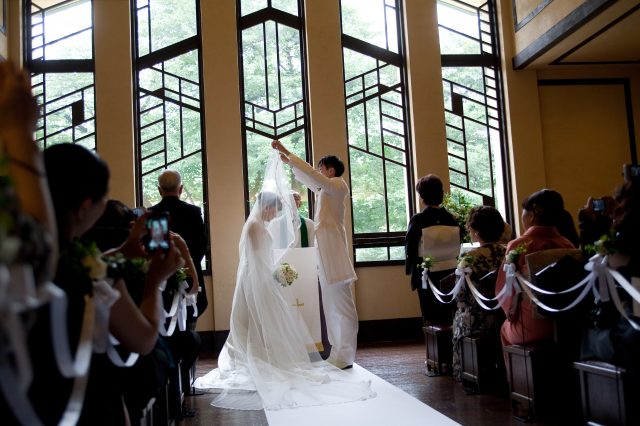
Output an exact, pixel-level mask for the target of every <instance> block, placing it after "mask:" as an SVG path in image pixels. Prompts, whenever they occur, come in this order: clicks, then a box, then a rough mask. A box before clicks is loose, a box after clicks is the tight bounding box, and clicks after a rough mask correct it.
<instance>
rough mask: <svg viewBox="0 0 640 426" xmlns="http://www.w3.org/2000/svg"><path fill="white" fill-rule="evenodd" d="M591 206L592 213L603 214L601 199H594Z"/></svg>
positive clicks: (602, 201)
mask: <svg viewBox="0 0 640 426" xmlns="http://www.w3.org/2000/svg"><path fill="white" fill-rule="evenodd" d="M591 206H592V208H593V211H594V212H603V211H604V200H603V199H602V198H596V199H595V200H592V201H591Z"/></svg>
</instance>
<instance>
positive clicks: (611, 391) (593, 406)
mask: <svg viewBox="0 0 640 426" xmlns="http://www.w3.org/2000/svg"><path fill="white" fill-rule="evenodd" d="M573 366H574V367H575V369H576V370H578V372H579V374H580V388H581V395H582V414H583V418H584V421H585V423H586V424H589V425H596V424H599V425H626V424H631V422H630V419H629V413H630V411H628V410H630V409H631V406H630V405H631V404H629V403H627V402H626V400H625V399H626V398H625V397H626V395H627V394H628V392H626V390H627V389H626V387H627V383H626V381H625V373H626V372H625V370H624V368H620V367H616V366H615V365H611V364H608V363H606V362H600V361H580V362H575V363H574V364H573ZM629 402H631V401H629ZM631 403H632V402H631ZM636 420H637V419H636ZM636 424H637V423H636Z"/></svg>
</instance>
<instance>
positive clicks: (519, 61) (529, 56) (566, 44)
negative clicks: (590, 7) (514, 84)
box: [514, 0, 640, 69]
mask: <svg viewBox="0 0 640 426" xmlns="http://www.w3.org/2000/svg"><path fill="white" fill-rule="evenodd" d="M561 1H562V0H561ZM585 3H589V2H585ZM592 3H596V2H592ZM604 3H606V4H604ZM603 4H604V6H602V7H601V8H600V9H601V10H594V11H593V13H591V15H590V16H586V17H581V16H580V14H578V13H576V14H574V16H573V18H574V21H573V22H571V21H570V20H568V19H567V20H565V22H564V23H563V22H561V23H559V24H558V25H554V26H553V27H552V28H550V29H548V30H547V32H546V33H545V34H544V36H543V37H540V38H539V39H538V40H536V42H535V43H532V45H533V44H537V46H533V47H536V49H525V50H528V52H525V51H524V50H523V52H521V53H519V54H518V55H516V57H515V58H514V67H515V68H517V69H522V68H547V67H552V66H554V67H555V66H563V65H585V64H606V65H620V64H631V65H637V66H640V0H619V1H609V2H603ZM580 19H582V20H580ZM560 24H564V25H560ZM523 53H526V54H523Z"/></svg>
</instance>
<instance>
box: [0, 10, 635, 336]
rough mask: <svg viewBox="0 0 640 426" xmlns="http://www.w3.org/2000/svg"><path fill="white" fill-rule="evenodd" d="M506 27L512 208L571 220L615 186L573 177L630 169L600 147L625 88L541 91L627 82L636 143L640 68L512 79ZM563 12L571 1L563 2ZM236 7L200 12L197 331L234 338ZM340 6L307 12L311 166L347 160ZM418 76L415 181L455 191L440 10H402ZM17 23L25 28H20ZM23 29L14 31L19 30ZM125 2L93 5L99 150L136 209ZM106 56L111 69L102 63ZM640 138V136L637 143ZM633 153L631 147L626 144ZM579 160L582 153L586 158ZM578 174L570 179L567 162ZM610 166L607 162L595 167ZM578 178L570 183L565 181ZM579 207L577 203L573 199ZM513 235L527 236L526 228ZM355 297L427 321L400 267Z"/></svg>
mask: <svg viewBox="0 0 640 426" xmlns="http://www.w3.org/2000/svg"><path fill="white" fill-rule="evenodd" d="M9 3H10V6H11V16H10V23H11V22H15V23H19V22H20V19H19V11H18V10H17V9H18V7H17V5H18V4H19V2H17V1H15V2H13V1H12V2H9ZM498 3H499V13H500V27H501V28H502V31H501V36H502V42H503V45H504V48H503V52H502V53H503V55H502V57H503V69H504V76H503V77H504V83H505V107H506V110H507V114H506V116H507V129H506V131H507V135H508V141H509V152H510V161H509V164H508V166H509V173H510V175H511V176H512V178H513V191H512V192H513V193H512V196H513V200H514V206H515V208H516V211H517V205H518V204H519V202H520V201H521V200H522V199H523V198H524V197H525V196H526V195H528V194H530V193H531V192H533V191H535V190H538V189H540V188H542V187H545V186H551V185H553V186H556V187H557V188H558V189H560V190H561V191H563V193H565V197H566V198H567V200H568V204H571V206H570V208H573V206H574V205H575V204H576V203H579V201H576V200H582V199H584V198H586V195H587V189H586V188H587V186H588V185H596V184H597V185H600V184H602V187H598V193H597V194H596V195H601V194H600V192H602V191H605V190H606V189H608V188H609V187H610V186H611V184H612V182H613V180H614V179H615V176H609V177H607V178H606V179H602V182H601V181H600V180H598V181H597V182H591V183H588V182H585V183H584V184H583V183H581V182H580V181H579V180H578V179H576V177H575V176H576V174H580V173H582V174H580V176H586V174H587V173H588V171H589V170H590V169H593V168H594V167H596V166H594V163H595V162H596V161H597V160H600V159H601V158H605V156H606V161H607V167H606V169H607V170H609V169H610V168H611V166H615V167H614V169H615V172H618V171H619V167H618V166H619V164H621V163H622V162H623V161H625V160H626V158H627V157H624V158H620V157H622V156H624V155H628V154H626V153H628V149H627V151H625V150H624V149H623V148H620V147H619V146H617V145H616V149H612V147H611V146H609V143H607V144H606V145H605V144H603V143H602V141H603V139H607V138H609V139H613V140H615V141H616V142H617V141H622V139H624V136H625V133H624V132H625V131H626V125H624V129H622V126H623V122H622V121H623V117H621V114H622V111H623V110H622V109H621V100H620V93H619V89H618V88H617V87H608V86H607V87H596V88H594V87H589V88H587V87H577V88H576V87H573V86H572V87H566V86H558V87H554V88H550V87H547V86H545V87H542V88H541V87H539V86H538V80H539V79H558V78H629V79H630V81H631V90H632V99H633V100H634V103H635V105H634V107H635V109H634V120H635V129H636V133H638V132H639V131H640V108H639V107H638V101H637V100H638V99H640V75H639V70H638V67H627V68H614V69H599V68H598V69H575V68H573V69H569V70H566V69H565V70H562V71H536V70H525V71H513V70H512V67H511V58H512V57H513V55H514V52H516V42H515V38H514V34H513V31H512V29H513V16H512V11H511V6H510V4H511V2H510V1H500V2H498ZM553 3H554V4H555V3H562V1H554V2H553ZM235 4H236V2H235V0H218V1H215V2H213V1H201V8H202V10H201V11H202V23H203V25H202V44H203V46H204V49H203V55H202V56H203V66H204V99H205V124H206V158H207V167H208V181H207V182H208V190H209V193H208V195H209V219H210V224H211V228H210V235H211V244H212V245H211V252H212V262H213V263H212V269H213V276H212V277H207V278H206V283H205V284H206V286H207V291H208V295H209V299H210V305H209V306H210V308H209V309H208V310H207V312H205V314H204V315H203V316H202V317H201V318H200V320H199V322H198V328H199V329H200V330H225V329H228V327H229V314H230V307H231V300H232V297H233V291H234V288H235V276H236V269H237V263H238V253H237V244H238V239H239V236H240V231H241V229H242V225H243V222H244V187H243V182H244V180H243V179H244V178H243V165H242V148H241V147H242V134H241V122H240V94H239V88H238V81H239V78H238V77H239V71H238V59H237V30H236V14H235ZM338 7H339V6H338V0H331V1H329V0H307V2H306V27H307V33H308V34H307V48H308V51H307V58H308V68H309V75H310V77H311V78H310V82H311V86H310V88H309V100H310V109H311V111H312V117H311V136H312V143H313V148H312V152H313V156H314V158H318V156H320V155H324V154H326V153H328V152H335V153H338V154H339V155H341V156H343V157H346V155H347V148H346V124H345V117H344V112H343V111H344V94H343V88H342V57H341V49H340V34H339V31H340V22H339V9H338ZM404 9H405V21H406V22H405V23H406V41H407V51H408V58H407V61H408V64H409V72H408V74H409V76H408V77H409V79H408V83H409V94H410V108H411V118H412V121H411V132H412V136H413V140H414V143H413V146H412V152H413V156H414V170H413V172H414V177H420V176H422V175H424V174H426V173H429V172H431V173H437V174H439V175H440V176H442V177H443V178H444V180H445V181H447V180H448V179H447V175H448V166H447V153H446V142H445V130H444V111H443V97H442V86H441V81H440V79H441V74H440V60H439V54H438V43H437V41H436V39H435V37H436V35H437V31H436V29H435V27H434V25H435V20H436V15H435V1H433V0H404ZM16 17H17V18H16ZM14 18H15V19H14ZM128 20H129V8H128V1H127V0H111V1H97V2H95V33H96V53H97V57H98V60H97V61H96V86H97V87H96V92H97V109H98V115H99V117H98V120H97V123H98V150H99V152H100V155H102V156H103V157H104V158H105V159H107V161H108V162H109V164H110V167H111V168H112V170H113V171H115V173H113V180H112V189H111V195H112V196H115V197H118V198H120V199H123V200H124V201H126V202H129V203H132V202H133V200H135V189H134V188H135V187H134V184H133V158H134V157H133V148H132V146H133V143H132V141H133V131H132V114H133V106H132V105H133V100H132V93H131V90H132V88H131V83H130V81H131V75H132V74H131V65H130V63H129V61H130V57H131V54H130V50H129V47H128V46H127V44H128V40H129V31H130V30H129V24H128ZM19 34H20V29H19V26H15V25H14V26H11V25H10V28H9V39H8V50H9V52H8V54H9V56H10V57H13V58H16V59H17V60H18V61H19V54H20V44H19V41H20V40H19ZM102 56H106V57H108V58H109V59H108V60H107V61H105V60H103V59H102V58H101V57H102ZM594 117H603V118H602V119H601V121H602V123H603V124H602V126H596V127H595V128H594V129H590V128H588V127H587V126H588V125H590V124H591V123H593V122H594V121H595V120H594ZM636 137H637V138H638V137H639V136H638V135H636ZM620 143H621V144H622V145H624V143H623V142H620ZM577 148H581V150H582V151H581V152H580V153H579V154H577ZM572 154H575V155H574V156H573V158H577V157H578V155H579V160H580V162H583V163H585V164H586V163H588V164H589V165H588V168H585V167H583V168H580V167H579V166H578V165H571V167H567V168H564V167H562V164H564V163H563V160H562V159H563V158H569V160H568V161H570V162H571V161H572V160H571V158H572ZM598 162H599V163H600V164H602V165H604V161H598ZM568 170H570V171H568ZM574 195H575V197H574ZM515 225H518V224H517V223H516V224H515ZM356 272H357V274H358V276H359V280H358V281H357V283H356V285H355V290H354V291H355V294H356V301H357V307H358V313H359V317H360V320H380V319H392V318H406V317H416V316H419V314H420V310H419V306H418V300H417V296H416V294H415V293H413V292H411V291H410V286H409V278H408V277H407V276H406V275H404V269H403V267H401V266H387V267H366V268H364V267H359V268H357V271H356Z"/></svg>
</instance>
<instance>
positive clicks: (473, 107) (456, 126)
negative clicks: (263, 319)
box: [438, 0, 506, 215]
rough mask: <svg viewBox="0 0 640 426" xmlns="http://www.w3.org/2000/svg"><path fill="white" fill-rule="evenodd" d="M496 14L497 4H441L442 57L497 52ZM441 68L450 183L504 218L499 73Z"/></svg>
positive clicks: (450, 0) (443, 0)
mask: <svg viewBox="0 0 640 426" xmlns="http://www.w3.org/2000/svg"><path fill="white" fill-rule="evenodd" d="M493 10H494V9H493V2H486V3H482V2H479V1H477V0H466V1H458V0H456V1H453V0H439V1H438V24H439V29H440V48H441V53H442V54H453V53H455V54H479V53H484V54H489V55H492V54H493V53H492V52H495V51H497V46H495V45H493V43H494V40H495V37H494V36H493V34H492V28H493V25H492V19H493V17H492V15H491V13H493ZM480 29H481V30H482V32H480ZM497 59H498V58H495V60H496V62H498V60H497ZM442 65H443V68H442V77H443V94H444V107H445V122H446V134H447V148H448V152H449V170H450V181H451V184H452V186H454V187H457V188H456V190H460V191H462V192H463V193H464V194H465V196H466V197H467V198H468V199H470V200H472V201H473V202H477V203H480V204H481V203H483V202H484V203H490V204H494V205H495V206H496V207H498V208H500V209H501V210H502V213H503V214H505V215H506V211H505V207H506V203H505V186H504V183H503V182H502V176H503V174H502V168H503V164H504V162H503V159H502V149H501V145H502V128H501V127H502V124H501V122H502V119H501V116H502V110H501V106H500V102H499V99H500V98H499V88H500V84H499V81H498V78H499V75H500V72H499V69H498V68H493V67H483V66H481V64H478V65H475V66H474V65H469V66H464V67H462V66H448V65H449V64H447V63H446V58H444V57H443V64H442Z"/></svg>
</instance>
